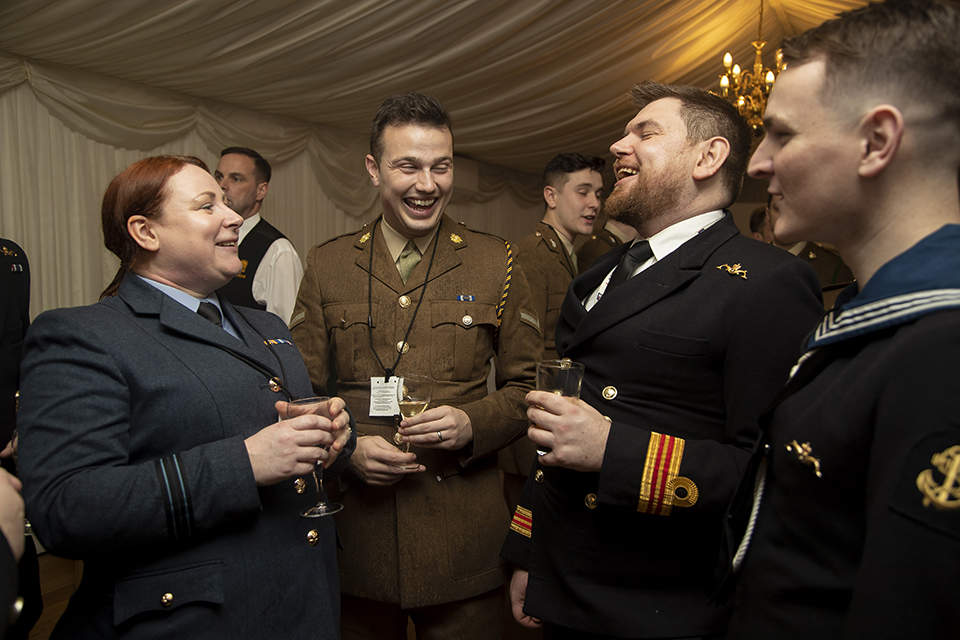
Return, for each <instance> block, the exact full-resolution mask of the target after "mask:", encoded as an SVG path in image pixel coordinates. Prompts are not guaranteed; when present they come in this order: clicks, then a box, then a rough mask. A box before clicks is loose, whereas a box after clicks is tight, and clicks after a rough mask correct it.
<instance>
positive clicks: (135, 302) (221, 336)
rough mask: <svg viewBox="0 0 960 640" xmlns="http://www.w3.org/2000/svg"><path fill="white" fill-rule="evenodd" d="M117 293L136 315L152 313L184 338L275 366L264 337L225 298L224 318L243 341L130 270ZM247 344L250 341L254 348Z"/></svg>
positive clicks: (267, 366) (270, 368) (271, 369)
mask: <svg viewBox="0 0 960 640" xmlns="http://www.w3.org/2000/svg"><path fill="white" fill-rule="evenodd" d="M117 295H118V297H119V298H121V299H122V300H123V301H124V302H125V303H126V304H127V305H128V306H129V307H130V308H131V309H132V310H133V312H134V313H136V314H137V315H139V316H154V317H156V318H157V320H158V322H159V323H160V324H161V325H162V326H163V327H165V328H166V329H168V330H170V331H173V332H175V333H177V334H179V335H180V336H181V337H183V338H186V339H189V340H195V341H198V342H203V343H206V344H209V345H211V346H214V347H217V348H218V349H223V350H224V351H228V352H231V353H235V354H240V355H242V356H243V357H245V358H249V359H250V360H253V361H254V362H256V363H258V364H260V365H261V366H262V367H264V368H266V369H268V370H269V371H274V370H275V369H276V362H275V361H274V362H273V363H272V366H271V363H270V361H269V360H270V359H267V358H265V356H266V355H267V352H266V345H263V338H261V337H260V335H259V334H258V333H257V332H256V331H254V329H253V328H252V327H251V326H250V325H249V323H248V322H247V321H246V320H245V319H244V318H243V317H242V316H240V314H239V313H237V311H236V310H235V309H234V308H233V307H232V306H230V304H229V303H227V302H226V301H221V303H220V305H221V308H222V309H223V311H224V314H225V316H226V317H227V319H228V320H229V321H230V322H231V323H233V326H234V327H236V328H237V331H238V332H239V333H240V335H241V336H242V337H243V339H244V341H240V340H237V339H236V338H234V337H233V336H231V335H230V334H229V333H227V332H226V331H224V330H223V329H221V328H219V327H217V326H216V325H215V324H213V323H212V322H209V321H207V320H204V319H203V318H201V317H200V316H199V315H197V314H196V313H194V312H192V311H190V310H189V309H187V308H186V307H185V306H183V305H182V304H180V303H179V302H177V301H176V300H174V299H173V298H171V297H170V296H168V295H166V294H164V293H163V292H162V291H160V290H159V289H156V288H155V287H152V286H151V285H149V284H147V283H146V282H144V281H143V280H141V279H140V278H139V277H137V276H135V275H133V274H128V275H127V276H126V277H124V279H123V282H122V283H121V284H120V291H119V292H118V294H117ZM247 345H252V346H253V348H251V347H248V346H247ZM261 347H262V348H261Z"/></svg>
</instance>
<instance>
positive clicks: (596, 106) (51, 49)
mask: <svg viewBox="0 0 960 640" xmlns="http://www.w3.org/2000/svg"><path fill="white" fill-rule="evenodd" d="M863 4H865V2H864V1H861V0H765V2H764V22H763V37H764V39H766V40H768V41H769V42H770V44H769V45H767V48H766V51H767V55H766V56H765V62H766V63H767V64H768V65H769V64H771V62H772V58H773V51H774V50H775V49H776V48H777V46H778V45H779V43H780V42H781V40H782V38H783V37H784V36H790V35H794V34H797V33H800V32H802V31H804V30H806V29H807V28H809V27H811V26H815V25H817V24H819V23H821V22H823V21H824V20H826V19H828V18H830V17H832V16H834V15H835V14H836V13H838V12H840V11H843V10H846V9H850V8H853V7H856V6H861V5H863ZM757 26H758V2H757V0H712V1H705V0H647V1H634V2H627V1H614V0H607V1H601V0H567V1H562V0H561V1H557V0H500V1H496V0H270V1H269V2H268V1H265V0H239V1H238V0H3V2H2V3H0V53H3V52H5V53H6V54H8V55H7V59H8V61H9V60H16V59H17V58H26V59H28V61H29V62H35V63H37V64H39V63H40V62H43V63H55V64H57V65H64V66H65V67H67V71H69V70H70V69H77V70H84V71H89V72H94V73H96V74H100V75H102V76H106V77H108V78H115V79H120V80H126V81H132V82H136V83H141V84H144V85H148V86H150V87H157V88H161V89H166V90H169V91H172V92H176V93H177V94H180V95H181V97H183V98H189V97H194V98H202V99H206V100H212V101H219V102H223V103H227V104H230V105H236V106H240V107H245V108H247V109H252V110H258V111H260V112H266V113H269V114H272V115H274V116H283V117H286V118H294V119H296V120H297V121H304V124H307V123H309V124H318V125H325V126H328V127H332V128H334V129H337V130H341V131H343V132H348V133H351V134H357V135H360V136H365V135H366V133H367V128H368V127H369V123H370V120H371V118H372V115H373V113H374V112H375V111H376V109H377V107H378V106H379V104H380V102H381V101H382V100H383V98H384V97H386V96H388V95H390V94H392V93H397V92H403V91H409V90H422V91H425V92H428V93H432V94H434V95H436V96H437V97H439V98H440V99H441V100H442V101H443V102H444V104H445V105H446V106H447V108H448V109H449V110H450V111H451V113H452V114H453V117H454V123H455V135H456V150H457V154H458V155H461V156H466V157H471V158H473V159H476V160H478V161H480V162H482V163H487V164H492V165H498V166H501V167H507V168H510V169H514V170H521V171H525V172H531V173H539V171H540V170H541V168H542V166H543V165H544V163H545V162H546V161H547V160H548V159H549V158H550V157H552V156H553V155H554V154H555V153H557V152H558V151H561V150H579V151H582V152H588V153H595V154H598V155H603V156H604V157H608V155H609V154H608V151H607V149H608V147H609V145H610V143H611V142H612V141H613V140H614V139H615V138H616V137H617V135H618V133H619V132H621V131H622V129H623V126H624V124H625V123H626V121H627V120H628V119H629V117H630V116H631V115H632V114H631V108H630V106H629V104H628V101H627V99H626V97H625V96H626V92H627V90H628V89H629V87H630V85H631V84H633V83H634V82H637V81H639V80H642V79H644V78H654V79H656V80H660V81H663V82H679V83H687V84H696V85H700V86H704V87H714V86H715V85H716V80H717V75H718V73H719V71H720V69H721V65H720V59H721V57H722V55H723V53H724V52H725V51H727V50H729V51H730V52H731V53H732V54H733V55H734V58H735V59H736V60H737V61H738V62H739V63H740V64H741V65H742V66H747V65H749V64H751V63H752V59H753V55H752V47H751V46H750V41H751V40H753V39H754V38H756V36H757ZM2 72H4V73H6V74H7V78H2V77H0V84H2V83H3V82H4V80H6V81H8V82H16V81H17V79H16V78H13V77H11V74H12V75H16V73H20V71H19V69H17V70H16V73H15V72H14V70H13V69H12V67H10V66H8V67H4V68H3V69H2ZM82 103H83V98H82V97H78V98H77V105H78V106H79V105H82ZM158 117H159V118H160V119H161V120H162V115H159V116H158ZM294 122H295V121H294ZM358 139H359V138H358ZM118 146H123V145H118ZM351 151H352V150H351Z"/></svg>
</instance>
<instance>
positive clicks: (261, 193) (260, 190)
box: [257, 182, 270, 202]
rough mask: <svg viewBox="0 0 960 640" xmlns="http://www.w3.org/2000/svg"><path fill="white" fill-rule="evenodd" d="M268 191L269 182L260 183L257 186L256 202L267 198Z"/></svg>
mask: <svg viewBox="0 0 960 640" xmlns="http://www.w3.org/2000/svg"><path fill="white" fill-rule="evenodd" d="M269 189H270V183H269V182H261V183H260V184H258V185H257V202H260V201H262V200H263V199H264V198H266V197H267V191H268V190H269Z"/></svg>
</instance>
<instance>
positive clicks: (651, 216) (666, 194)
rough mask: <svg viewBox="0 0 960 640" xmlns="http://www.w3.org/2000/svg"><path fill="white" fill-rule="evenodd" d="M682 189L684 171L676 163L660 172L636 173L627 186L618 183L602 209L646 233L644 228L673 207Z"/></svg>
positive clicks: (617, 219) (642, 233)
mask: <svg viewBox="0 0 960 640" xmlns="http://www.w3.org/2000/svg"><path fill="white" fill-rule="evenodd" d="M682 192H683V174H682V173H681V172H680V171H677V170H676V168H675V167H667V168H666V170H665V171H664V172H663V173H661V174H660V175H650V174H645V173H644V170H643V169H640V173H638V174H637V179H636V180H634V183H633V186H632V187H631V188H630V189H629V190H628V189H625V188H623V187H618V188H615V189H614V190H613V193H611V194H610V196H609V197H608V198H607V201H606V202H605V203H604V206H603V210H604V212H605V213H606V214H607V216H609V217H610V218H612V219H614V220H616V221H617V222H622V223H623V224H628V225H630V226H631V227H633V228H634V229H636V230H637V231H638V232H639V233H640V235H641V237H647V236H646V234H645V233H644V232H643V228H644V227H645V226H647V225H648V224H649V223H650V222H652V221H654V220H656V219H657V218H658V217H660V216H662V215H664V214H665V213H667V212H669V211H672V210H673V209H675V208H676V206H677V203H678V202H679V201H680V197H681V194H682Z"/></svg>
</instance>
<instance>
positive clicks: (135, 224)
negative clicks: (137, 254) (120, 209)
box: [127, 216, 160, 251]
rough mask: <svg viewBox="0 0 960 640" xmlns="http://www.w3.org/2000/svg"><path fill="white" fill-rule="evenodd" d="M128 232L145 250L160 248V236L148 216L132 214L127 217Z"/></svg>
mask: <svg viewBox="0 0 960 640" xmlns="http://www.w3.org/2000/svg"><path fill="white" fill-rule="evenodd" d="M127 233H129V234H130V237H131V238H133V241H134V242H136V243H137V244H138V245H140V247H141V248H142V249H143V250H144V251H157V250H158V249H160V238H158V237H157V234H156V231H155V229H154V228H153V225H152V224H151V221H150V219H149V218H147V217H146V216H130V217H129V218H128V219H127Z"/></svg>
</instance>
